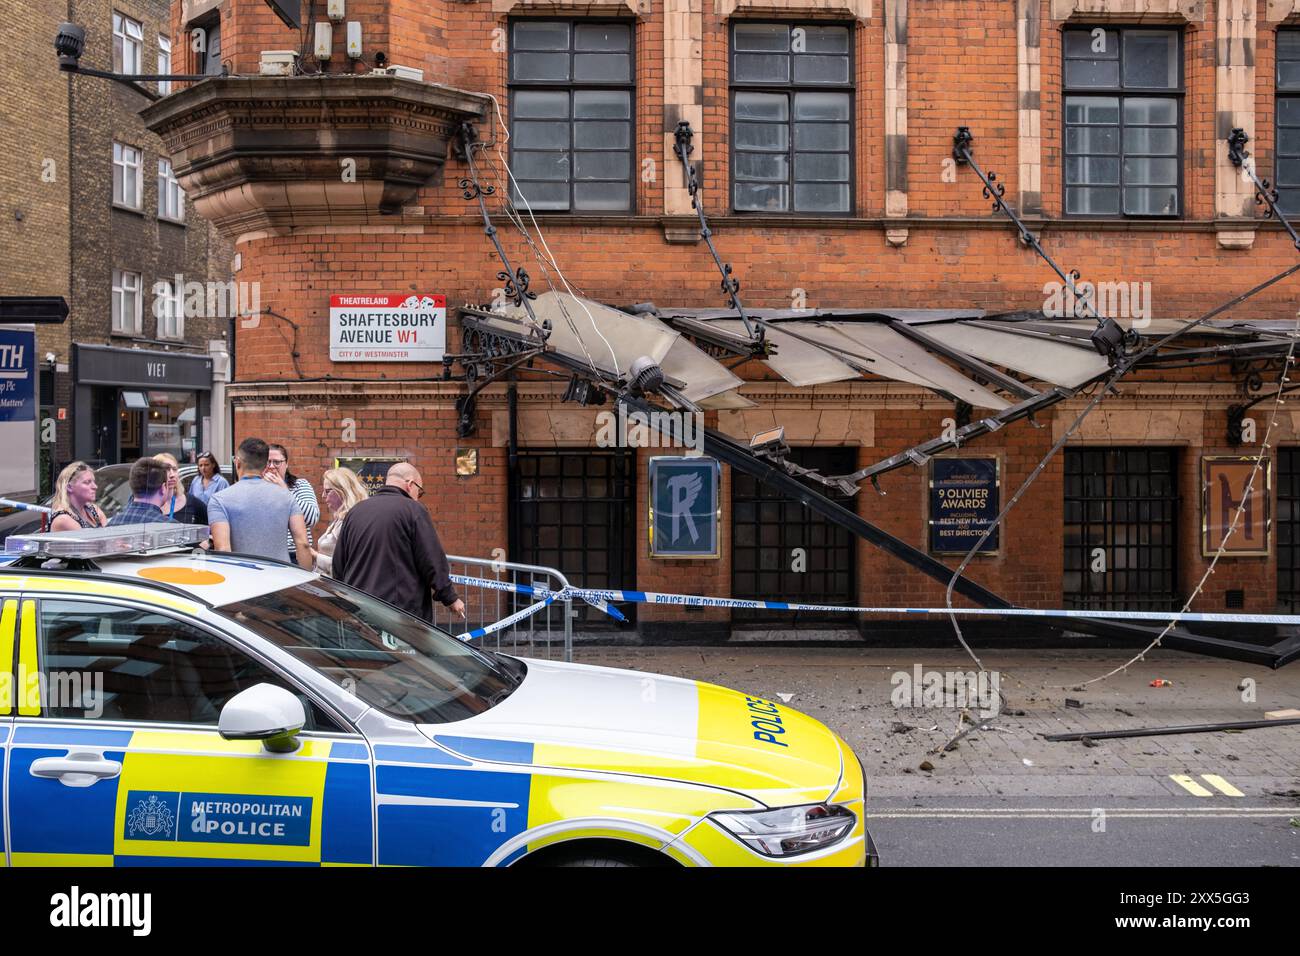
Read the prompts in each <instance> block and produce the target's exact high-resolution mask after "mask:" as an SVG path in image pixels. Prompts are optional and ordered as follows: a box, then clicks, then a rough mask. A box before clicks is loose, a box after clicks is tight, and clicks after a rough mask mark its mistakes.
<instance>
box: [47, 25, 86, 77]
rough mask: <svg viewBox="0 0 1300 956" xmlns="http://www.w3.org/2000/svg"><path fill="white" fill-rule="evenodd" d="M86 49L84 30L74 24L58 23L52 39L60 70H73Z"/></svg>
mask: <svg viewBox="0 0 1300 956" xmlns="http://www.w3.org/2000/svg"><path fill="white" fill-rule="evenodd" d="M85 49H86V28H85V27H82V26H78V25H77V24H75V23H60V24H59V32H58V34H57V35H56V36H55V37H54V51H55V52H56V53H58V54H59V69H60V70H75V69H76V68H77V66H78V63H79V61H80V60H81V54H82V51H83V50H85Z"/></svg>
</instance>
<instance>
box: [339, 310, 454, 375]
mask: <svg viewBox="0 0 1300 956" xmlns="http://www.w3.org/2000/svg"><path fill="white" fill-rule="evenodd" d="M446 349H447V297H446V296H442V295H402V294H400V293H399V294H394V295H383V294H376V295H332V296H330V361H332V362H441V361H442V356H443V353H444V352H445V351H446Z"/></svg>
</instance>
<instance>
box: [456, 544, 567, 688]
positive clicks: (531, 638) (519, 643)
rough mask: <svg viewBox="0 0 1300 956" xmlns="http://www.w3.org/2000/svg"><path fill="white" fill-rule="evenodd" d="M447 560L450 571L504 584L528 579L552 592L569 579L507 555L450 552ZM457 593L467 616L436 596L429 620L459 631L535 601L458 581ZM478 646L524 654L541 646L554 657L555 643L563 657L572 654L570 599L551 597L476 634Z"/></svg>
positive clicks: (529, 583) (562, 587)
mask: <svg viewBox="0 0 1300 956" xmlns="http://www.w3.org/2000/svg"><path fill="white" fill-rule="evenodd" d="M447 561H448V563H449V564H450V565H451V573H452V574H453V575H458V574H459V575H464V576H465V577H472V578H484V579H487V580H490V581H497V582H500V583H501V584H502V585H512V586H513V585H526V586H528V587H533V588H546V589H548V590H550V591H551V592H556V591H563V590H566V589H567V588H568V587H569V580H568V578H566V577H565V576H564V575H563V574H561V573H560V571H558V570H557V569H555V568H547V567H542V566H541V565H536V564H516V563H514V562H511V561H493V560H491V559H489V558H467V557H463V556H461V555H456V554H449V555H447ZM456 593H457V594H459V595H460V597H461V600H462V601H464V602H465V619H463V620H462V619H461V617H460V616H459V615H457V614H453V613H452V612H451V611H450V610H449V609H447V608H445V607H443V606H442V605H441V604H438V603H437V602H434V610H433V622H434V624H436V625H437V626H438V627H441V628H442V629H443V630H446V631H449V632H450V633H452V634H463V633H465V632H466V631H472V630H474V629H475V628H479V627H486V626H487V625H490V624H493V623H495V622H497V621H499V620H501V619H502V618H504V617H507V616H509V615H511V614H513V613H515V612H516V611H522V610H523V609H524V608H526V607H529V606H531V605H533V604H535V603H537V601H538V599H537V598H536V597H533V596H532V595H529V594H518V593H516V592H514V591H513V590H505V589H504V588H503V589H501V590H496V589H494V588H488V587H483V586H476V585H466V584H457V585H456ZM478 640H479V642H480V646H483V647H488V648H491V649H493V650H498V651H504V652H505V653H507V654H524V655H525V656H530V657H537V656H539V655H538V651H539V650H540V651H541V652H542V655H541V656H544V657H545V658H546V659H547V660H551V659H553V658H554V656H555V653H556V649H557V648H559V649H560V650H561V651H562V653H563V659H564V661H565V662H566V663H567V662H571V661H572V660H573V599H572V598H565V599H564V600H559V601H555V602H554V603H552V604H550V605H549V606H547V607H544V608H542V609H541V610H540V611H538V612H537V613H536V614H531V615H529V616H528V617H525V618H524V619H522V620H520V621H517V622H516V623H514V624H512V625H510V626H509V627H507V628H504V629H502V630H499V631H495V632H493V633H491V634H487V635H484V636H483V637H481V638H479V639H478Z"/></svg>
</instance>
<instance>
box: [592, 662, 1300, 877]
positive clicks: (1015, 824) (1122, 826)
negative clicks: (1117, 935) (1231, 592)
mask: <svg viewBox="0 0 1300 956" xmlns="http://www.w3.org/2000/svg"><path fill="white" fill-rule="evenodd" d="M577 659H578V660H579V661H580V662H583V663H592V664H605V665H609V666H614V667H632V668H635V669H638V670H642V671H649V672H659V673H667V674H674V675H678V676H683V677H692V678H695V679H697V680H706V681H712V682H714V683H718V684H722V685H724V686H728V687H736V688H743V689H744V690H745V691H746V693H753V694H757V695H758V696H761V697H764V698H766V699H769V700H779V701H781V702H782V703H783V705H785V706H789V707H791V708H795V709H798V710H802V711H803V712H804V713H807V714H809V715H811V716H813V717H816V718H817V719H818V720H821V721H823V722H825V723H826V724H827V725H828V726H829V727H831V728H832V729H834V730H835V731H836V732H837V733H839V734H840V735H841V736H842V737H843V738H844V740H845V741H847V742H848V743H849V745H850V746H852V747H853V749H854V750H855V752H856V753H857V754H858V757H859V758H860V759H861V761H862V764H863V768H864V770H865V772H866V776H867V781H868V803H867V818H868V826H869V827H870V829H871V832H872V835H873V837H874V838H875V840H876V844H877V847H878V848H879V850H880V854H881V863H882V865H883V866H1025V865H1028V866H1067V865H1069V866H1130V867H1159V866H1231V865H1236V866H1289V867H1294V866H1300V826H1292V825H1291V820H1293V819H1294V820H1296V821H1297V823H1300V726H1291V727H1283V726H1279V727H1268V728H1263V729H1258V730H1253V731H1247V732H1244V733H1241V732H1239V733H1222V732H1217V733H1198V734H1188V735H1179V736H1164V737H1132V738H1125V739H1112V740H1099V741H1096V743H1095V746H1088V745H1085V744H1083V743H1078V742H1075V743H1064V742H1051V741H1047V740H1046V739H1044V735H1047V734H1054V733H1061V732H1088V731H1092V730H1096V731H1102V730H1114V729H1129V728H1139V727H1153V726H1175V725H1186V724H1202V723H1209V722H1214V721H1241V720H1258V719H1260V718H1261V717H1262V716H1263V714H1264V713H1265V712H1266V711H1268V710H1275V709H1280V708H1288V707H1300V664H1295V665H1292V666H1291V667H1289V668H1285V669H1283V670H1281V671H1268V670H1265V669H1264V668H1259V667H1251V666H1248V665H1242V664H1237V663H1234V662H1231V661H1218V660H1211V659H1207V658H1202V657H1193V656H1191V655H1186V654H1178V653H1175V652H1164V651H1162V652H1160V653H1159V654H1158V655H1152V657H1151V658H1150V659H1148V660H1147V661H1145V662H1143V663H1142V664H1140V665H1139V666H1136V667H1134V668H1132V669H1130V670H1129V671H1127V672H1125V673H1122V674H1118V675H1116V676H1114V677H1112V678H1110V679H1107V680H1104V681H1099V682H1091V681H1090V679H1091V678H1094V677H1096V676H1097V675H1099V674H1104V673H1106V672H1107V671H1109V670H1110V669H1112V668H1113V667H1115V666H1116V665H1117V664H1121V663H1123V661H1124V659H1125V655H1124V654H1122V653H1121V652H1118V651H1115V652H1100V651H1099V652H1077V651H1076V652H1072V651H1050V650H1043V651H990V652H986V653H985V654H984V661H985V663H986V665H987V666H988V667H989V668H990V669H992V670H995V671H997V672H998V673H999V674H1000V679H1001V685H1002V689H1003V693H1004V694H1006V696H1007V708H1006V712H1004V713H1001V714H999V715H998V716H997V717H996V718H994V719H991V720H989V721H988V726H987V727H983V728H979V729H977V730H975V731H972V732H971V733H969V734H968V735H967V736H965V737H963V738H962V739H961V741H960V745H959V746H958V747H956V748H955V749H952V750H950V751H947V752H943V751H941V750H940V749H939V748H941V747H942V746H943V744H944V743H945V742H946V741H948V740H949V738H950V737H951V735H952V733H953V730H954V729H955V727H956V726H957V715H956V711H955V710H953V709H952V708H943V707H939V708H933V707H916V706H898V705H897V704H896V702H895V700H894V696H893V690H894V687H895V685H896V684H897V683H898V681H899V679H900V675H901V676H902V677H903V678H906V677H907V676H908V675H909V674H911V673H912V669H913V668H914V667H917V666H920V667H923V668H926V669H929V668H936V669H941V670H948V669H953V668H958V669H961V668H966V667H969V666H970V661H969V659H968V658H965V657H964V656H962V655H961V654H960V653H954V652H952V651H950V650H949V651H944V650H942V649H923V648H918V649H900V648H893V649H885V648H861V649H836V648H800V647H786V648H758V647H754V648H745V647H718V648H690V649H688V648H639V649H630V648H629V649H615V648H591V649H585V648H584V649H582V650H581V652H580V653H579V654H578V655H577ZM1156 678H1161V679H1164V680H1166V681H1168V682H1170V683H1169V686H1165V687H1161V688H1152V687H1151V685H1150V682H1151V681H1152V680H1153V679H1156ZM1247 687H1248V688H1250V689H1251V693H1243V688H1247ZM1067 698H1068V699H1069V700H1070V703H1067ZM1208 889H1212V888H1208Z"/></svg>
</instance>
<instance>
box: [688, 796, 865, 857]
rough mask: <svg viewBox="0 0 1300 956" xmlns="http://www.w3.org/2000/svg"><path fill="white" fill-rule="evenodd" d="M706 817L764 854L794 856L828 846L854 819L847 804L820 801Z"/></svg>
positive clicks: (849, 827) (848, 829)
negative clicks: (796, 805) (803, 804)
mask: <svg viewBox="0 0 1300 956" xmlns="http://www.w3.org/2000/svg"><path fill="white" fill-rule="evenodd" d="M709 819H711V820H712V821H713V822H714V823H716V824H717V825H718V826H720V827H722V828H723V829H724V830H726V831H727V832H728V833H730V834H731V835H732V836H734V837H735V838H736V839H738V840H740V841H741V842H742V843H744V844H745V845H746V846H748V847H749V848H750V849H752V850H757V851H758V852H759V853H762V854H763V855H764V856H794V855H795V854H797V853H807V852H809V851H810V850H819V849H821V848H822V847H826V846H830V845H831V844H832V843H837V842H838V841H840V840H842V839H843V838H844V837H845V836H847V835H848V834H849V833H851V832H852V830H853V824H854V823H855V822H856V821H857V817H855V816H854V815H853V811H851V810H849V809H848V808H847V807H841V806H839V805H838V804H829V805H828V804H824V803H815V804H811V805H808V806H801V807H781V808H780V809H778V810H757V811H750V810H745V811H727V812H723V813H714V814H711V815H710V816H709Z"/></svg>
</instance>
